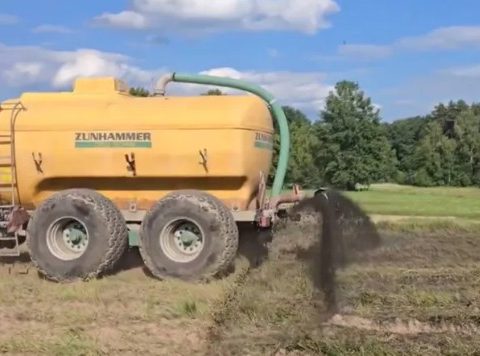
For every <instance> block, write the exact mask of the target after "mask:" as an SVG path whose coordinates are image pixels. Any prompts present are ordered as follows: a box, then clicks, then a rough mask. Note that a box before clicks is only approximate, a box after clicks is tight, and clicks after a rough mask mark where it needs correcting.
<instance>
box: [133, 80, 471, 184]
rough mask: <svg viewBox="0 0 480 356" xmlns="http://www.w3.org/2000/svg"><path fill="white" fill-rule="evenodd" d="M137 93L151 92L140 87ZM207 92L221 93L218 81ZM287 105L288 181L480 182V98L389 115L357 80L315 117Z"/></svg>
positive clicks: (339, 91) (348, 83)
mask: <svg viewBox="0 0 480 356" xmlns="http://www.w3.org/2000/svg"><path fill="white" fill-rule="evenodd" d="M131 93H132V94H133V95H140V96H148V92H145V90H144V89H141V88H133V89H132V90H131ZM204 95H223V93H222V92H221V91H220V90H218V89H215V90H211V91H209V92H207V93H204ZM284 111H285V114H286V116H287V120H288V122H289V127H290V137H291V151H290V160H289V166H288V170H287V176H286V184H287V185H291V184H294V183H298V184H300V185H301V186H302V187H303V188H315V187H319V186H330V187H335V188H339V189H346V190H356V189H359V188H361V187H368V186H369V185H370V184H372V183H379V182H396V183H400V184H411V185H417V186H446V185H449V186H471V185H479V184H480V104H477V103H474V104H471V105H468V104H467V103H465V102H464V101H462V100H460V101H456V102H453V101H452V102H450V103H448V104H439V105H437V106H436V107H435V108H434V110H433V111H432V112H431V113H430V114H428V115H425V116H416V117H412V118H406V119H401V120H397V121H394V122H392V123H384V122H382V120H381V117H380V112H379V110H378V109H377V108H376V107H375V105H374V104H373V102H372V100H371V98H369V97H368V96H366V95H365V93H364V92H363V91H362V90H361V88H360V87H359V85H358V84H357V83H354V82H351V81H341V82H338V83H337V84H336V86H335V89H334V90H333V91H332V92H331V93H330V94H329V95H328V97H327V98H326V104H325V108H324V109H323V110H322V111H321V112H320V113H319V116H318V118H316V119H315V120H310V119H309V118H308V117H307V116H306V115H305V114H304V113H303V112H302V111H300V110H298V109H295V108H292V107H289V106H285V107H284ZM274 124H275V125H276V123H274ZM276 132H277V130H276ZM274 143H275V144H274V167H273V169H272V172H271V174H270V177H269V180H270V181H272V179H273V176H274V174H275V166H276V161H277V159H278V151H279V136H278V134H275V139H274Z"/></svg>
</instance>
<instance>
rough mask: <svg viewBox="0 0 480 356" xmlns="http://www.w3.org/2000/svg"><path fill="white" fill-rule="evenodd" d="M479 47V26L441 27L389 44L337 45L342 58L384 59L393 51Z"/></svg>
mask: <svg viewBox="0 0 480 356" xmlns="http://www.w3.org/2000/svg"><path fill="white" fill-rule="evenodd" d="M472 47H475V48H480V26H452V27H441V28H437V29H435V30H433V31H430V32H428V33H426V34H423V35H419V36H412V37H405V38H400V39H398V40H397V41H394V42H392V43H390V44H385V45H373V44H350V45H343V46H339V47H338V54H339V55H340V56H341V57H344V58H352V59H359V60H364V59H368V60H374V59H384V58H387V57H389V56H390V55H392V54H393V53H395V52H404V51H448V50H459V49H468V48H472Z"/></svg>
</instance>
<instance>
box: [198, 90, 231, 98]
mask: <svg viewBox="0 0 480 356" xmlns="http://www.w3.org/2000/svg"><path fill="white" fill-rule="evenodd" d="M202 95H205V96H220V95H227V94H225V93H224V92H222V91H221V90H220V89H210V90H208V91H207V92H205V93H203V94H202Z"/></svg>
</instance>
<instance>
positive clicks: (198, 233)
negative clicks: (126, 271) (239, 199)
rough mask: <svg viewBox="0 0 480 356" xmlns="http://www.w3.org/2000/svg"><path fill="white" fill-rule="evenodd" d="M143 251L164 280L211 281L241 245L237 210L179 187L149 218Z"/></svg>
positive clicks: (142, 237)
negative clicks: (234, 214)
mask: <svg viewBox="0 0 480 356" xmlns="http://www.w3.org/2000/svg"><path fill="white" fill-rule="evenodd" d="M139 242H140V253H141V255H142V257H143V260H144V262H145V265H146V266H147V268H148V269H149V270H150V271H151V272H152V274H153V275H154V276H155V277H157V278H160V279H164V278H169V277H173V278H180V279H183V280H199V279H208V278H210V277H214V276H217V275H219V274H221V273H223V272H224V271H226V270H227V269H228V267H230V266H231V264H232V263H233V261H234V259H235V255H236V253H237V249H238V228H237V225H236V223H235V220H234V218H233V215H232V213H231V212H230V211H229V210H228V208H227V207H226V206H225V205H224V204H223V203H222V202H221V201H220V200H218V199H217V198H215V197H213V196H211V195H210V194H207V193H203V192H200V191H178V192H174V193H172V194H169V195H167V196H166V197H165V198H163V199H161V200H160V201H159V202H158V203H157V204H156V205H155V206H154V207H153V208H152V209H151V210H150V211H149V212H148V214H147V215H146V216H145V219H144V221H143V223H142V227H141V230H140V241H139Z"/></svg>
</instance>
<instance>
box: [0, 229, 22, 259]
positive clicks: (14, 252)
mask: <svg viewBox="0 0 480 356" xmlns="http://www.w3.org/2000/svg"><path fill="white" fill-rule="evenodd" d="M3 241H5V242H8V241H14V242H15V244H14V247H13V248H2V249H0V257H19V256H20V244H19V242H18V234H17V233H15V236H6V237H5V236H2V237H0V242H3Z"/></svg>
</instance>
